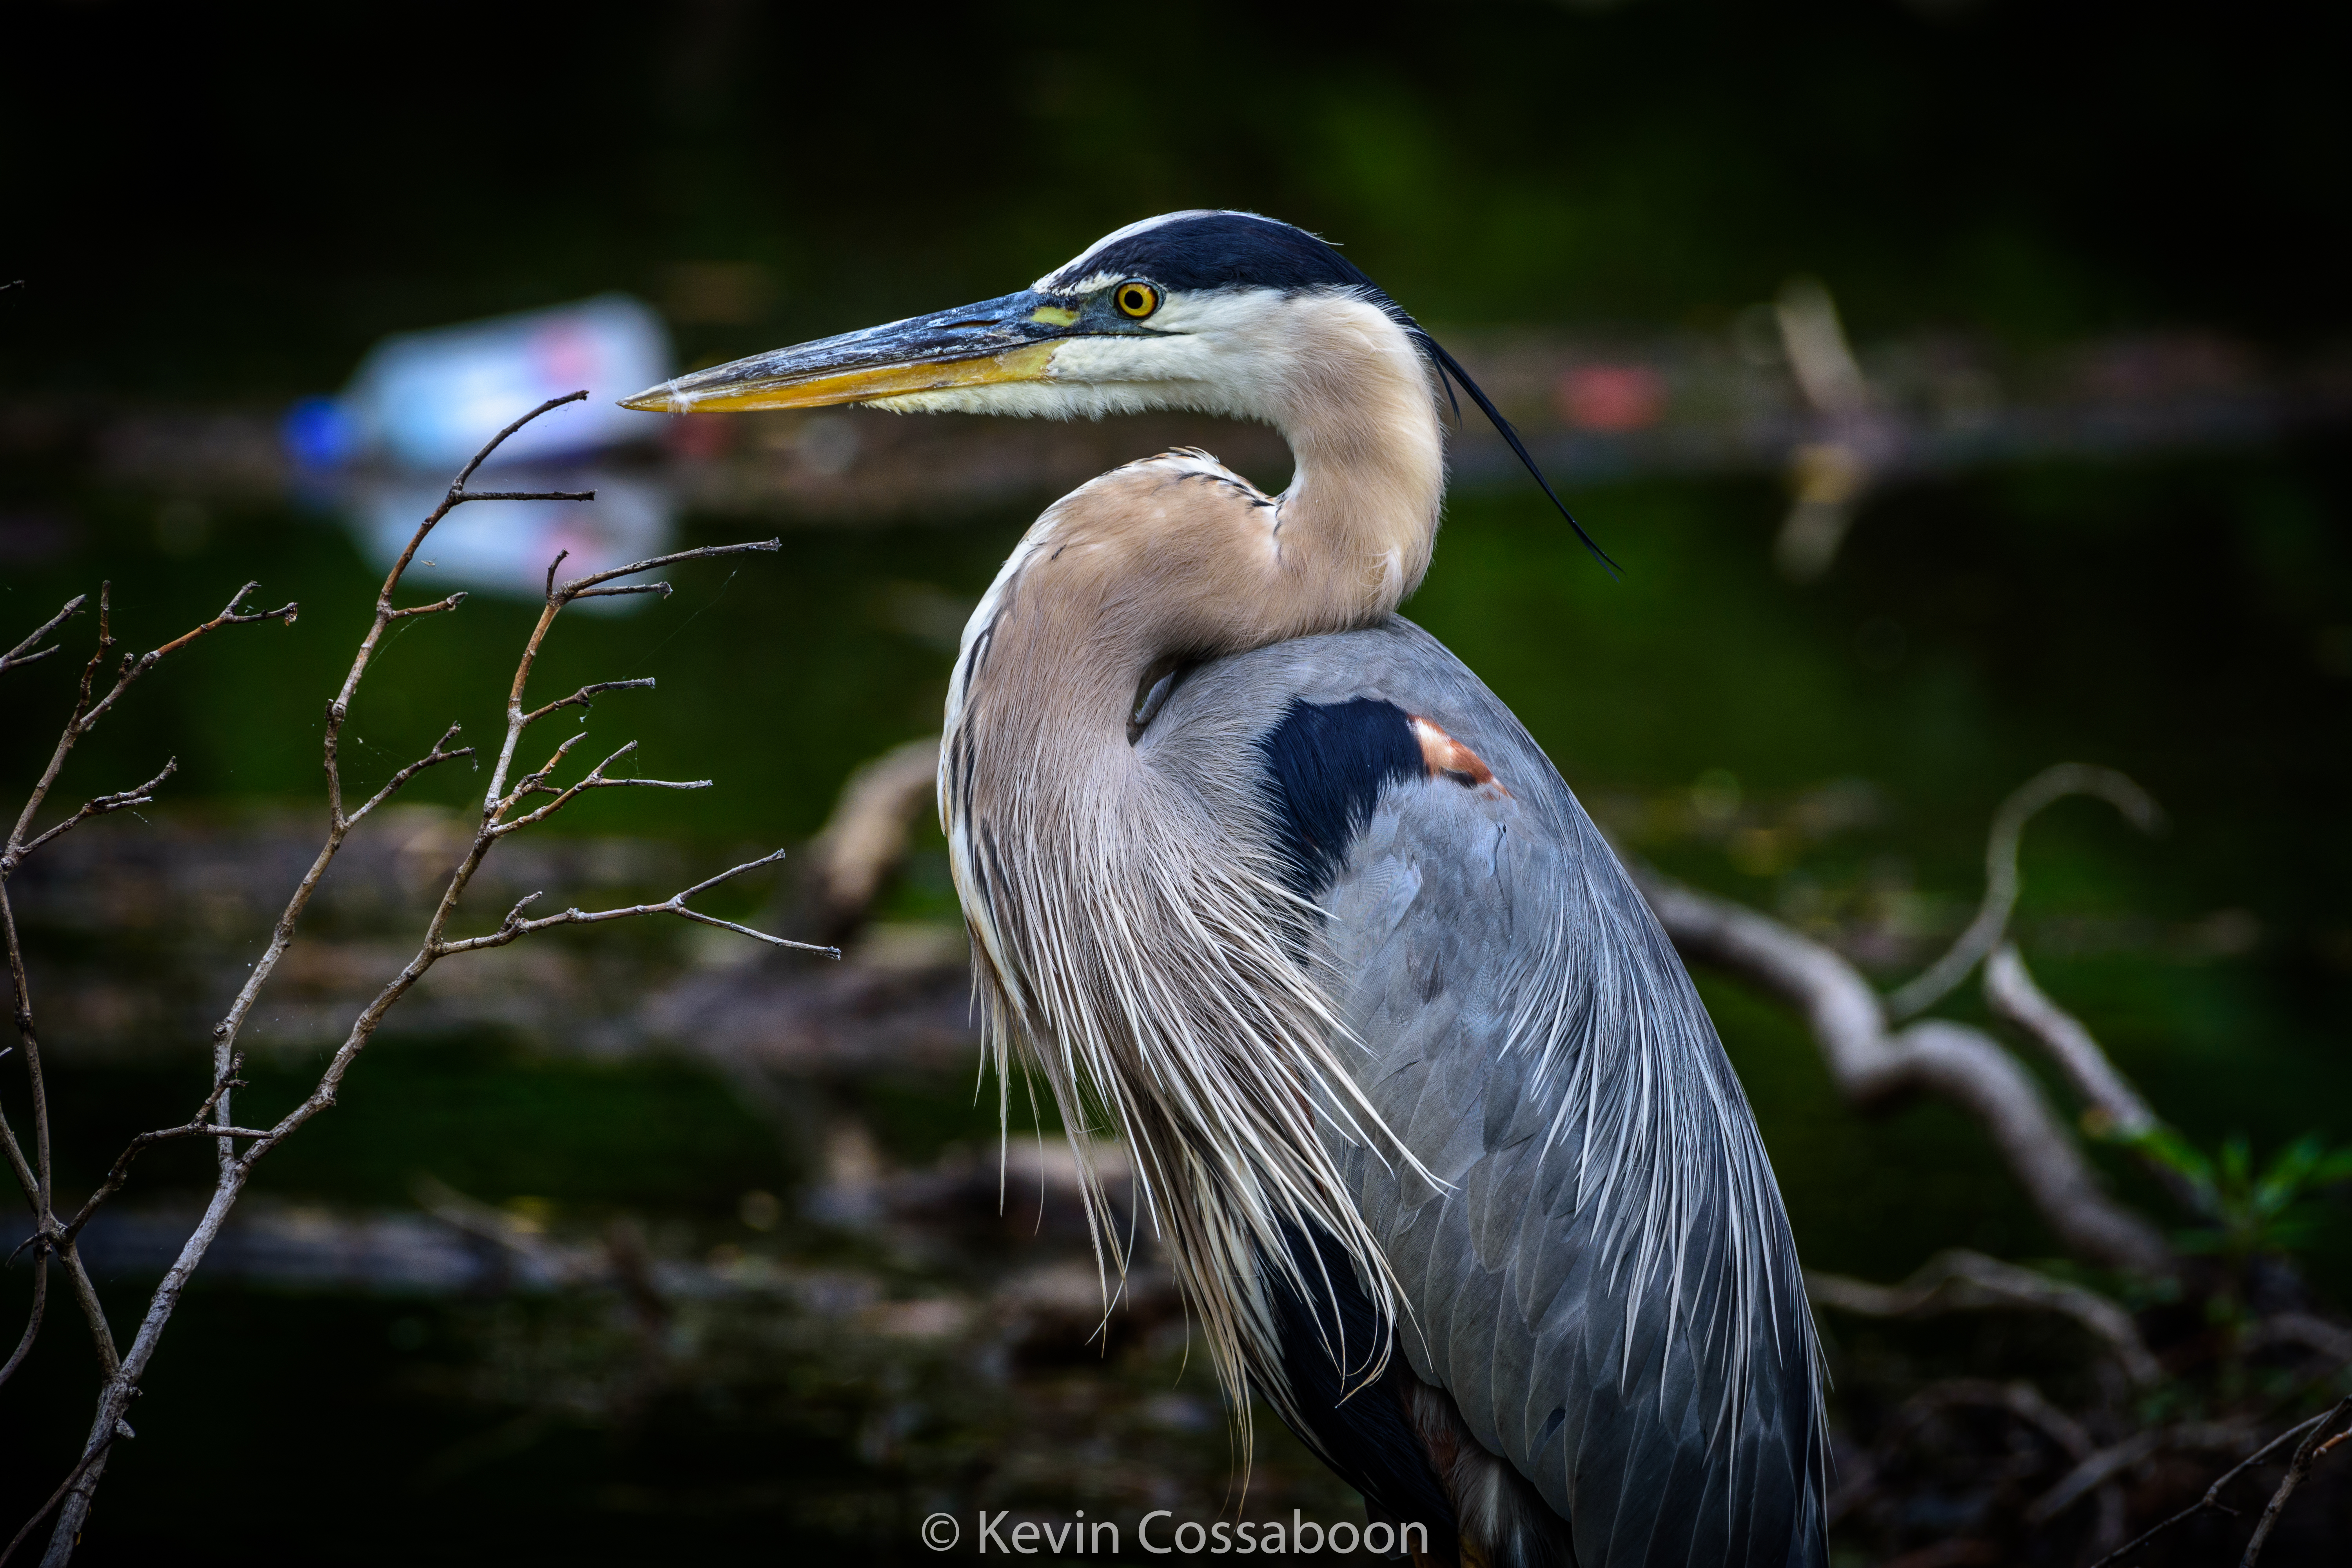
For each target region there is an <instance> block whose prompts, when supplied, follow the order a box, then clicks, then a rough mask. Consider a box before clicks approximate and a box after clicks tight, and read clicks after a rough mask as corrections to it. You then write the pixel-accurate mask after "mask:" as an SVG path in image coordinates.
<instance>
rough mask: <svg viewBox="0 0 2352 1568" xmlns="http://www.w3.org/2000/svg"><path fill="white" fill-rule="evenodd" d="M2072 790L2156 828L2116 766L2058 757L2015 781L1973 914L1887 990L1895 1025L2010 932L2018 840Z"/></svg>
mask: <svg viewBox="0 0 2352 1568" xmlns="http://www.w3.org/2000/svg"><path fill="white" fill-rule="evenodd" d="M2068 795H2096V796H2098V797H2099V798H2100V799H2101V800H2104V801H2106V802H2107V803H2108V804H2109V805H2113V806H2114V807H2115V808H2116V810H2117V811H2120V812H2122V813H2123V814H2124V816H2125V818H2126V820H2127V821H2129V822H2130V823H2131V824H2132V826H2135V827H2137V828H2139V829H2140V830H2141V831H2142V832H2144V833H2153V832H2155V831H2156V830H2157V829H2158V827H2159V826H2161V825H2162V824H2163V821H2164V814H2163V812H2161V811H2160V810H2158V807H2157V804H2156V800H2155V797H2154V796H2152V795H2149V794H2148V793H2147V791H2146V790H2144V789H2142V788H2140V787H2139V785H2137V784H2134V783H2133V782H2132V781H2131V780H2130V779H2128V778H2126V777H2125V776H2124V775H2123V774H2122V773H2117V772H2116V771H2115V769H2113V768H2097V767H2091V766H2089V765H2087V764H2085V763H2058V764H2056V765H2055V766H2053V767H2047V768H2044V769H2042V771H2041V772H2040V773H2036V774H2034V775H2033V776H2032V778H2030V779H2028V780H2026V781H2025V782H2024V783H2023V784H2020V785H2018V786H2017V788H2016V789H2014V790H2012V791H2011V793H2010V796H2009V798H2008V799H2007V800H2005V801H2002V802H2001V803H2000V811H1998V812H1996V813H1995V814H1994V815H1993V819H1992V831H1991V833H1990V835H1988V836H1987V837H1986V840H1985V891H1984V901H1983V902H1982V903H1980V904H1979V905H1978V907H1977V912H1976V918H1975V919H1974V920H1971V921H1969V925H1968V929H1967V930H1966V931H1962V932H1960V935H1959V940H1958V941H1957V942H1953V943H1952V945H1951V949H1950V951H1948V952H1946V953H1945V954H1944V956H1943V957H1941V958H1939V959H1937V960H1936V962H1935V963H1931V964H1929V965H1928V966H1927V969H1926V970H1924V971H1923V972H1921V973H1919V974H1917V975H1916V976H1914V977H1913V978H1912V979H1910V980H1908V981H1906V982H1905V983H1904V984H1901V985H1898V986H1896V987H1895V989H1894V990H1893V991H1892V992H1890V993H1888V994H1887V997H1886V1015H1887V1016H1888V1017H1890V1018H1893V1019H1894V1020H1895V1021H1896V1022H1897V1023H1900V1022H1902V1021H1903V1020H1904V1019H1906V1018H1912V1017H1916V1016H1918V1015H1919V1014H1921V1013H1924V1012H1926V1011H1927V1009H1928V1008H1930V1007H1932V1006H1934V1005H1936V1004H1937V1003H1938V1002H1940V1001H1942V1000H1943V999H1944V998H1945V997H1946V996H1947V995H1949V994H1951V990H1952V988H1953V987H1954V986H1956V985H1958V984H1959V983H1960V982H1961V981H1963V980H1965V979H1967V978H1968V976H1969V970H1971V969H1974V968H1975V967H1976V966H1977V963H1978V962H1979V960H1981V959H1982V958H1983V957H1984V956H1985V954H1987V953H1989V952H1991V951H1992V950H1993V948H1994V946H1995V945H1996V944H1997V943H1998V942H2000V939H2001V935H2002V933H2003V932H2005V931H2008V930H2009V917H2010V913H2011V910H2015V909H2016V907H2017V889H2018V879H2017V844H2018V840H2019V839H2020V838H2021V837H2023V836H2024V833H2025V825H2026V824H2027V823H2028V822H2030V821H2032V818H2033V815H2034V814H2035V813H2036V812H2038V811H2040V810H2041V809H2042V807H2043V806H2045V805H2051V804H2052V803H2053V802H2055V801H2060V800H2063V799H2064V798H2066V797H2067V796H2068Z"/></svg>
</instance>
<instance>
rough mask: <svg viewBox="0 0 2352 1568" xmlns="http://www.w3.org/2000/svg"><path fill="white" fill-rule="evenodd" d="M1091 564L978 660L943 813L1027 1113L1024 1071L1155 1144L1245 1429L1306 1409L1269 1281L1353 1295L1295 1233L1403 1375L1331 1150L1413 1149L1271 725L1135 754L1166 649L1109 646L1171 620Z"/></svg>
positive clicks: (1063, 552) (1016, 604)
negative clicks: (1361, 1041) (1327, 943)
mask: <svg viewBox="0 0 2352 1568" xmlns="http://www.w3.org/2000/svg"><path fill="white" fill-rule="evenodd" d="M1048 521H1049V522H1050V521H1052V514H1049V516H1048ZM1070 544H1071V541H1070V540H1068V539H1060V538H1057V536H1056V535H1055V533H1054V532H1053V531H1051V530H1050V529H1048V528H1047V525H1046V523H1041V524H1040V530H1039V532H1037V533H1033V536H1032V538H1031V540H1030V541H1028V542H1024V545H1023V547H1022V550H1021V551H1020V552H1016V554H1015V556H1014V558H1013V561H1012V562H1011V563H1008V565H1007V569H1006V573H1005V574H1004V575H1003V576H1002V577H1000V579H999V582H998V584H997V586H996V588H994V589H992V592H991V595H990V602H989V603H987V604H986V605H983V609H982V616H975V620H974V629H973V630H972V631H971V633H970V634H969V635H968V637H967V639H966V645H965V647H964V650H963V654H962V656H961V658H960V659H959V662H958V668H957V672H956V676H955V680H954V684H953V691H952V695H951V698H950V704H951V706H950V728H949V731H948V734H947V737H946V742H945V744H944V746H943V749H942V752H941V759H940V803H941V808H942V816H943V820H944V824H945V826H946V828H947V831H948V836H949V841H950V854H951V858H952V863H953V866H954V870H955V877H956V882H957V888H958V890H959V892H960V893H961V896H962V899H963V901H964V908H965V911H966V915H967V919H968V920H969V921H970V923H971V931H972V936H973V952H974V978H975V989H976V992H977V994H978V996H979V999H980V1002H981V1007H982V1016H983V1022H984V1026H985V1033H986V1036H987V1039H988V1048H989V1051H990V1053H991V1056H992V1059H993V1061H994V1063H995V1065H996V1067H997V1068H998V1072H999V1079H998V1081H999V1086H1000V1101H999V1103H1000V1108H1001V1109H1002V1110H1005V1111H1007V1112H1009V1109H1010V1100H1009V1097H1008V1094H1007V1091H1006V1087H1005V1086H1006V1085H1007V1083H1008V1079H1007V1078H1006V1076H1005V1073H1006V1069H1007V1068H1009V1067H1010V1065H1011V1058H1012V1055H1013V1053H1014V1052H1018V1053H1020V1054H1021V1055H1022V1056H1023V1057H1024V1059H1025V1060H1026V1061H1027V1063H1028V1065H1029V1066H1030V1068H1031V1069H1032V1070H1034V1071H1035V1072H1037V1073H1038V1074H1039V1075H1040V1076H1042V1077H1043V1078H1044V1079H1045V1080H1046V1082H1047V1083H1048V1084H1049V1085H1050V1086H1051V1087H1052V1089H1053V1091H1054V1095H1055V1100H1056V1103H1057V1104H1058V1106H1059V1108H1060V1110H1061V1114H1062V1118H1063V1122H1064V1125H1065V1126H1066V1128H1067V1129H1068V1130H1069V1131H1070V1135H1071V1137H1072V1138H1073V1140H1074V1141H1075V1142H1077V1143H1078V1144H1080V1145H1081V1149H1082V1151H1083V1146H1084V1145H1085V1144H1086V1143H1087V1142H1088V1141H1089V1140H1091V1139H1092V1138H1095V1137H1097V1136H1100V1135H1105V1134H1111V1135H1117V1136H1122V1137H1125V1138H1126V1139H1127V1140H1129V1142H1130V1143H1131V1144H1132V1146H1133V1150H1134V1153H1135V1160H1134V1168H1135V1170H1136V1172H1137V1173H1138V1181H1139V1185H1140V1187H1141V1189H1142V1190H1141V1192H1140V1193H1139V1197H1140V1199H1141V1202H1142V1205H1143V1207H1144V1208H1145V1209H1146V1210H1147V1211H1148V1212H1149V1213H1150V1215H1151V1217H1152V1220H1153V1222H1154V1225H1155V1227H1156V1229H1157V1231H1158V1233H1159V1235H1160V1238H1161V1240H1162V1243H1163V1245H1164V1246H1165V1247H1166V1248H1167V1250H1168V1252H1169V1254H1170V1258H1171V1262H1172V1264H1173V1265H1174V1268H1175V1269H1176V1272H1177V1274H1178V1277H1179V1279H1180V1280H1181V1282H1182V1283H1183V1285H1184V1287H1185V1289H1186V1294H1187V1296H1188V1298H1189V1300H1190V1301H1191V1304H1192V1310H1193V1311H1194V1313H1195V1315H1196V1318H1197V1320H1198V1321H1200V1322H1201V1324H1202V1328H1203V1330H1204V1333H1205V1337H1206V1339H1207V1341H1208V1343H1209V1348H1210V1352H1211V1356H1212V1359H1213V1362H1214V1363H1215V1364H1216V1366H1217V1368H1218V1371H1219V1373H1220V1375H1221V1377H1222V1378H1223V1381H1224V1382H1225V1383H1226V1384H1227V1388H1228V1391H1229V1392H1230V1393H1231V1394H1234V1396H1235V1398H1234V1408H1235V1410H1236V1411H1237V1412H1244V1413H1245V1412H1246V1410H1247V1400H1246V1397H1245V1391H1246V1389H1247V1388H1248V1387H1249V1386H1250V1385H1251V1384H1255V1386H1256V1387H1257V1388H1258V1389H1260V1390H1262V1391H1264V1392H1265V1393H1267V1394H1269V1395H1271V1396H1272V1397H1274V1398H1275V1399H1276V1400H1277V1402H1279V1401H1281V1400H1282V1399H1284V1398H1285V1397H1286V1392H1285V1388H1284V1383H1283V1377H1282V1373H1281V1370H1280V1365H1279V1362H1278V1360H1277V1358H1276V1353H1275V1345H1276V1324H1275V1321H1274V1316H1273V1309H1272V1306H1271V1304H1270V1302H1269V1300H1268V1297H1267V1294H1266V1291H1265V1279H1266V1278H1267V1277H1268V1276H1269V1275H1270V1274H1275V1273H1286V1274H1289V1275H1292V1276H1294V1278H1292V1279H1291V1281H1290V1282H1291V1284H1292V1285H1293V1287H1294V1288H1295V1289H1297V1291H1298V1293H1299V1294H1300V1296H1301V1297H1302V1298H1304V1299H1307V1300H1317V1299H1319V1298H1321V1297H1323V1296H1324V1295H1326V1294H1328V1292H1329V1291H1330V1289H1332V1288H1333V1286H1332V1282H1330V1281H1315V1280H1308V1279H1304V1278H1296V1277H1295V1276H1296V1274H1297V1267H1298V1266H1297V1263H1296V1261H1295V1260H1294V1258H1293V1256H1292V1249H1291V1248H1290V1247H1288V1246H1286V1241H1285V1237H1286V1234H1295V1233H1298V1232H1307V1233H1314V1232H1320V1233H1322V1234H1325V1235H1328V1236H1330V1237H1336V1238H1337V1239H1338V1241H1339V1245H1340V1247H1342V1249H1343V1251H1344V1252H1345V1254H1346V1256H1347V1257H1348V1258H1349V1260H1350V1262H1351V1265H1352V1267H1353V1268H1354V1271H1355V1273H1356V1274H1357V1276H1358V1277H1359V1279H1358V1282H1360V1285H1361V1287H1362V1288H1363V1289H1366V1290H1367V1291H1368V1292H1369V1293H1370V1296H1371V1298H1372V1300H1374V1301H1375V1302H1376V1303H1377V1305H1378V1306H1379V1308H1380V1310H1381V1314H1382V1318H1383V1327H1382V1330H1381V1333H1380V1334H1379V1335H1377V1336H1376V1337H1375V1339H1376V1342H1368V1343H1366V1344H1362V1345H1356V1346H1350V1347H1346V1350H1347V1352H1348V1356H1347V1362H1346V1364H1348V1365H1349V1366H1351V1367H1353V1368H1355V1369H1356V1370H1357V1371H1358V1372H1359V1373H1370V1372H1372V1371H1376V1370H1377V1369H1378V1367H1379V1366H1380V1365H1381V1364H1382V1363H1383V1362H1384V1359H1385V1356H1386V1353H1387V1348H1388V1338H1389V1336H1388V1333H1387V1330H1386V1324H1388V1323H1392V1322H1393V1321H1395V1320H1396V1316H1397V1297H1396V1291H1395V1285H1394V1282H1393V1280H1392V1279H1391V1277H1390V1275H1389V1272H1388V1268H1387V1265H1386V1262H1385V1260H1384V1259H1383V1258H1382V1257H1381V1250H1380V1247H1379V1246H1378V1245H1377V1243H1375V1242H1374V1241H1373V1239H1372V1238H1371V1237H1370V1233H1369V1232H1368V1231H1367V1230H1366V1228H1365V1226H1364V1224H1363V1221H1362V1220H1361V1219H1360V1217H1359V1215H1357V1212H1356V1208H1355V1205H1354V1203H1353V1201H1352V1200H1351V1198H1350V1197H1349V1191H1348V1188H1347V1186H1346V1184H1345V1181H1344V1179H1343V1177H1342V1176H1341V1174H1340V1172H1339V1168H1338V1166H1337V1165H1336V1163H1334V1161H1333V1159H1332V1156H1331V1154H1330V1153H1329V1152H1328V1147H1327V1137H1328V1136H1330V1135H1333V1134H1335V1133H1336V1135H1337V1137H1338V1139H1339V1141H1340V1142H1343V1143H1355V1144H1360V1145H1363V1146H1367V1147H1370V1148H1372V1149H1373V1150H1375V1151H1376V1152H1377V1153H1378V1154H1379V1155H1380V1157H1381V1158H1382V1159H1383V1160H1393V1159H1396V1158H1397V1157H1398V1152H1399V1150H1400V1149H1401V1145H1400V1144H1399V1143H1398V1142H1397V1140H1396V1139H1395V1138H1394V1137H1393V1136H1392V1135H1391V1134H1390V1133H1389V1131H1388V1130H1387V1129H1386V1128H1385V1127H1384V1126H1382V1125H1381V1121H1380V1118H1379V1116H1378V1115H1377V1113H1375V1112H1373V1111H1372V1110H1371V1108H1370V1104H1369V1103H1368V1102H1367V1101H1366V1100H1364V1098H1363V1095H1362V1093H1361V1091H1360V1090H1359V1089H1357V1087H1356V1085H1355V1083H1354V1081H1353V1079H1352V1078H1351V1076H1350V1074H1349V1072H1348V1071H1347V1070H1346V1068H1345V1067H1344V1066H1343V1064H1342V1063H1341V1062H1340V1060H1339V1056H1338V1054H1337V1053H1338V1050H1339V1048H1341V1047H1342V1046H1343V1044H1344V1041H1345V1037H1346V1032H1345V1030H1344V1028H1343V1027H1342V1026H1340V1025H1339V1022H1338V1021H1337V1019H1336V1017H1335V1016H1334V1015H1333V1013H1332V1010H1331V1008H1330V1006H1329V1005H1328V1001H1327V999H1326V997H1325V995H1324V994H1323V991H1322V987H1321V985H1320V984H1319V981H1318V975H1317V973H1315V972H1314V970H1313V969H1312V967H1311V962H1310V959H1309V954H1310V953H1311V952H1312V951H1313V948H1314V944H1315V933H1314V930H1313V923H1312V917H1313V911H1312V910H1311V908H1310V907H1309V906H1308V905H1307V904H1306V903H1305V902H1304V901H1303V900H1300V899H1299V898H1298V897H1297V895H1296V894H1294V893H1292V892H1290V891H1289V890H1288V889H1286V887H1285V885H1284V880H1283V878H1284V868H1283V867H1282V865H1281V864H1280V861H1279V855H1278V851H1277V850H1276V848H1275V847H1274V842H1273V839H1272V837H1271V835H1270V834H1269V833H1268V832H1266V831H1265V827H1264V826H1263V822H1262V816H1263V812H1264V803H1263V801H1262V800H1261V799H1260V798H1259V797H1258V795H1257V794H1256V792H1255V787H1254V783H1253V774H1252V772H1251V770H1250V769H1248V768H1246V767H1238V766H1235V765H1234V759H1235V758H1237V757H1244V756H1247V755H1248V754H1250V748H1251V737H1250V735H1249V734H1248V733H1247V721H1246V716H1241V715H1236V716H1235V717H1234V725H1233V729H1234V733H1233V734H1232V735H1230V736H1229V737H1225V738H1224V739H1223V742H1215V741H1213V742H1212V743H1210V744H1208V745H1205V746H1202V747H1199V748H1195V749H1192V750H1189V751H1188V752H1187V753H1186V754H1185V755H1183V756H1172V755H1164V754H1162V752H1161V751H1160V750H1159V749H1155V748H1154V747H1153V746H1152V745H1151V744H1150V736H1149V731H1146V737H1145V740H1144V742H1142V743H1139V744H1130V743H1129V738H1128V733H1127V720H1128V717H1129V713H1130V711H1131V709H1132V698H1133V694H1134V689H1135V686H1136V684H1137V680H1138V677H1139V674H1141V673H1143V672H1144V669H1145V668H1146V665H1145V663H1144V661H1143V660H1142V658H1141V654H1142V652H1143V651H1144V647H1143V645H1130V646H1129V647H1127V648H1126V649H1124V650H1122V648H1121V647H1120V646H1119V645H1118V644H1117V643H1116V642H1114V641H1113V640H1112V639H1111V638H1110V637H1107V636H1106V635H1105V634H1106V628H1107V627H1108V626H1130V627H1135V626H1164V625H1165V623H1166V621H1167V618H1168V615H1169V607H1168V606H1167V605H1150V604H1149V603H1148V602H1144V601H1139V600H1135V599H1132V598H1131V597H1129V596H1126V595H1106V594H1104V593H1102V592H1100V591H1098V589H1097V586H1096V585H1095V584H1096V582H1097V579H1096V578H1095V576H1094V574H1092V573H1091V572H1090V571H1073V570H1071V569H1070V563H1071V562H1072V561H1073V559H1074V555H1073V552H1071V551H1070V550H1069V549H1068V548H1066V547H1067V546H1068V545H1070ZM1057 551H1058V552H1060V553H1059V558H1058V559H1056V552H1057ZM1072 598H1076V599H1077V600H1078V604H1077V605H1076V606H1075V607H1074V606H1073V605H1071V603H1070V600H1071V599H1072ZM1080 610H1083V611H1084V612H1085V613H1084V614H1080V613H1079V611H1080ZM983 617H984V618H983ZM1217 624H1218V623H1217V622H1216V620H1215V618H1214V617H1208V618H1206V619H1204V620H1202V621H1200V622H1198V623H1196V625H1195V626H1194V627H1193V628H1192V629H1194V630H1199V629H1201V627H1202V626H1207V627H1209V628H1210V629H1212V630H1213V629H1214V628H1215V626H1217ZM1153 646H1157V645H1153ZM1407 1163H1410V1159H1409V1157H1407ZM1092 1168H1093V1167H1092V1164H1091V1162H1089V1161H1087V1160H1085V1159H1081V1160H1080V1162H1079V1169H1080V1170H1081V1171H1082V1172H1087V1171H1091V1170H1092ZM1089 1199H1090V1203H1091V1205H1092V1218H1093V1219H1094V1221H1095V1223H1096V1225H1097V1238H1098V1247H1100V1248H1101V1251H1102V1256H1103V1257H1104V1259H1105V1262H1106V1265H1107V1267H1123V1265H1124V1261H1125V1259H1124V1258H1122V1257H1121V1256H1120V1253H1119V1247H1118V1239H1117V1237H1116V1233H1115V1231H1114V1230H1113V1229H1112V1228H1111V1227H1110V1226H1108V1223H1107V1222H1108V1218H1109V1209H1108V1205H1107V1203H1106V1202H1105V1201H1104V1195H1103V1194H1100V1193H1098V1192H1097V1193H1092V1194H1089Z"/></svg>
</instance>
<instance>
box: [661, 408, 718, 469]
mask: <svg viewBox="0 0 2352 1568" xmlns="http://www.w3.org/2000/svg"><path fill="white" fill-rule="evenodd" d="M662 438H663V440H664V441H665V442H666V443H667V445H668V447H669V449H670V451H671V452H672V453H674V454H676V455H677V456H678V457H681V458H689V459H692V458H723V457H725V456H726V455H727V452H728V450H729V448H730V447H733V446H734V445H735V428H734V426H733V425H732V424H731V423H730V420H729V418H728V416H726V415H724V414H680V415H674V416H671V418H670V420H669V428H668V429H667V430H665V431H663V432H662Z"/></svg>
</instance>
